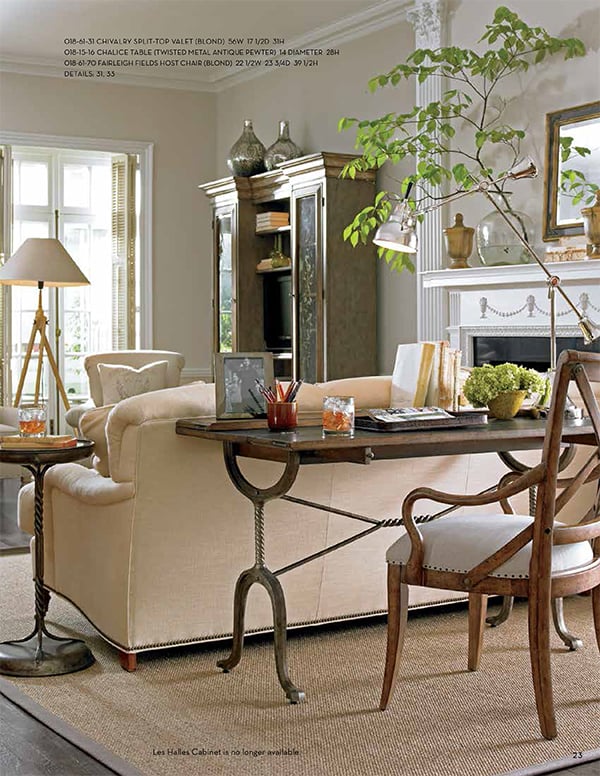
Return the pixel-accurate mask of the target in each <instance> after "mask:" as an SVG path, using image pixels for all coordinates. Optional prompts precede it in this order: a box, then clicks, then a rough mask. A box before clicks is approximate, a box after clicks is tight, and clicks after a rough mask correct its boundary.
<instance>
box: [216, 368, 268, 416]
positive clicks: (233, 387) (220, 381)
mask: <svg viewBox="0 0 600 776" xmlns="http://www.w3.org/2000/svg"><path fill="white" fill-rule="evenodd" d="M257 380H258V381H259V382H260V383H261V384H262V385H264V386H269V385H272V384H273V356H272V354H271V353H215V394H216V403H217V408H216V415H217V418H256V417H266V413H267V408H266V400H265V398H264V397H263V395H262V394H261V392H260V391H259V389H258V386H257V383H256V381H257Z"/></svg>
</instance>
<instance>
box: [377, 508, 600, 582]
mask: <svg viewBox="0 0 600 776" xmlns="http://www.w3.org/2000/svg"><path fill="white" fill-rule="evenodd" d="M532 522H533V518H531V517H529V516H527V515H506V514H504V513H499V514H489V515H476V514H472V515H457V516H453V515H448V516H446V517H442V518H440V519H439V520H433V521H432V522H431V523H425V524H424V525H420V526H419V531H420V532H421V534H422V536H423V549H424V562H423V566H424V567H425V568H426V569H431V570H432V571H454V572H457V573H459V574H465V573H466V572H467V571H469V570H470V569H472V568H473V567H474V566H476V565H477V564H478V563H481V561H483V560H485V559H486V558H487V557H488V556H490V555H492V553H494V552H496V550H499V549H500V548H501V547H502V546H503V545H504V544H506V543H507V542H508V541H510V539H512V538H513V537H514V536H516V535H517V534H518V533H519V532H520V531H522V530H523V529H525V528H526V527H527V526H528V525H531V523H532ZM561 525H564V523H559V522H557V523H556V526H557V527H558V526H561ZM410 550H411V541H410V537H409V536H408V534H403V536H402V537H401V538H400V539H398V541H397V542H395V543H394V544H392V546H391V547H390V548H389V549H388V551H387V554H386V560H387V562H388V563H392V564H396V565H405V564H406V563H407V562H408V558H409V556H410ZM593 557H594V554H593V552H592V547H591V545H590V543H589V542H577V543H574V544H559V545H555V546H554V547H553V548H552V573H553V574H557V573H559V572H564V571H569V570H571V569H575V568H577V567H579V566H584V565H586V564H587V563H590V562H591V561H592V559H593ZM530 559H531V542H529V544H527V545H525V547H522V548H521V549H520V550H519V551H518V552H517V553H515V555H513V556H512V558H509V560H507V561H506V562H505V563H503V564H502V565H501V566H499V567H498V568H497V569H496V570H495V571H493V572H492V573H491V575H490V576H493V577H503V578H508V579H527V577H528V576H529V561H530Z"/></svg>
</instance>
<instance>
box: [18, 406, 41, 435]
mask: <svg viewBox="0 0 600 776" xmlns="http://www.w3.org/2000/svg"><path fill="white" fill-rule="evenodd" d="M19 435H20V436H22V437H42V436H45V435H46V406H45V405H44V404H21V405H20V406H19Z"/></svg>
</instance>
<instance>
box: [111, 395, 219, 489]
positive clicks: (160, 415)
mask: <svg viewBox="0 0 600 776" xmlns="http://www.w3.org/2000/svg"><path fill="white" fill-rule="evenodd" d="M214 414H215V386H214V384H212V383H188V384H186V385H180V386H177V387H176V388H165V389H163V390H162V391H153V392H152V393H144V394H140V395H139V396H132V397H130V398H129V399H124V400H123V401H121V402H119V403H118V404H117V405H116V406H115V407H114V409H113V410H112V412H111V413H110V414H109V416H108V422H107V424H106V440H107V444H108V458H109V465H110V476H111V477H112V479H113V480H114V481H115V482H133V480H134V479H135V466H136V454H135V447H136V445H137V430H138V428H139V427H140V426H141V425H142V424H144V423H146V422H148V421H154V420H176V419H177V418H185V417H198V416H201V415H214ZM173 426H174V424H173ZM173 433H175V428H173Z"/></svg>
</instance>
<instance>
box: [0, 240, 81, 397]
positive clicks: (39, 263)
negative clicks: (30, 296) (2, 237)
mask: <svg viewBox="0 0 600 776" xmlns="http://www.w3.org/2000/svg"><path fill="white" fill-rule="evenodd" d="M89 282H90V281H89V280H88V279H87V278H86V276H85V275H84V274H83V272H82V271H81V270H80V269H79V267H78V266H77V264H75V262H74V261H73V259H72V258H71V256H69V254H68V253H67V251H66V250H65V249H64V247H63V245H62V243H61V242H60V241H59V240H57V239H55V238H51V237H48V238H40V237H30V238H29V239H28V240H25V242H24V243H23V244H22V245H21V247H20V248H19V249H18V250H17V251H16V252H15V253H13V255H12V256H11V257H10V258H9V259H8V261H7V262H6V264H4V266H2V267H0V284H2V285H12V286H37V287H38V289H39V293H38V306H37V310H36V312H35V317H34V319H33V327H32V329H31V336H30V337H29V342H28V344H27V350H26V352H25V358H24V360H23V367H22V369H21V375H20V377H19V384H18V387H17V392H16V394H15V401H14V405H15V407H17V406H18V405H19V402H20V401H21V395H22V393H23V386H24V385H25V378H26V377H27V370H28V368H29V362H30V360H31V356H32V353H33V348H34V345H35V340H36V337H37V336H38V335H39V339H40V344H39V348H38V353H37V355H38V362H37V371H36V377H35V395H34V402H35V403H36V404H37V402H38V401H39V397H40V387H41V379H42V362H43V357H44V354H46V356H47V358H48V363H49V364H50V369H51V370H52V374H53V375H54V379H55V380H56V387H57V389H58V392H59V393H60V396H61V398H62V400H63V404H64V405H65V409H67V410H68V409H69V399H68V398H67V393H66V391H65V387H64V385H63V381H62V380H61V377H60V374H59V371H58V366H57V363H56V359H55V357H54V355H53V353H52V349H51V347H50V343H49V341H48V337H47V335H46V328H47V326H48V319H47V318H46V315H45V313H44V309H43V307H42V291H43V289H44V286H53V287H62V286H85V285H89Z"/></svg>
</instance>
